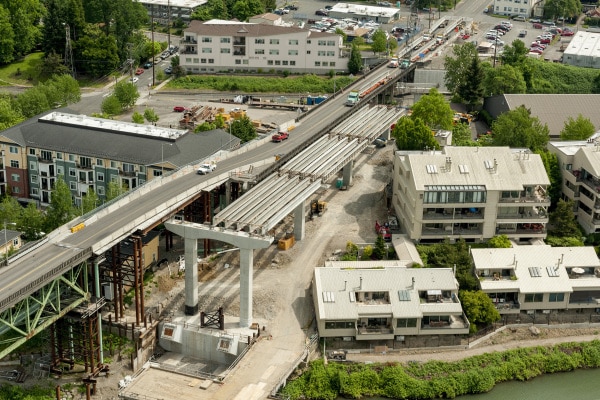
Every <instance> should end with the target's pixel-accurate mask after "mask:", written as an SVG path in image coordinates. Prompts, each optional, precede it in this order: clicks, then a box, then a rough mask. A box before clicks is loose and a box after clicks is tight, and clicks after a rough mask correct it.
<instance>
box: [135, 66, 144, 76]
mask: <svg viewBox="0 0 600 400" xmlns="http://www.w3.org/2000/svg"><path fill="white" fill-rule="evenodd" d="M143 73H144V68H137V69H136V70H135V74H136V75H141V74H143Z"/></svg>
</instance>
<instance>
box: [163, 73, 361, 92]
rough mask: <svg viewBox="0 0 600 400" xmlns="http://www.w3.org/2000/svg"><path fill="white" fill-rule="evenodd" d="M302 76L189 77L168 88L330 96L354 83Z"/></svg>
mask: <svg viewBox="0 0 600 400" xmlns="http://www.w3.org/2000/svg"><path fill="white" fill-rule="evenodd" d="M330 75H331V76H317V75H301V76H287V77H280V76H279V77H278V76H273V77H268V76H261V75H259V76H256V77H252V76H233V75H223V76H215V75H188V76H185V77H181V78H177V79H174V80H172V81H171V82H169V83H168V84H167V87H168V88H171V89H194V90H198V89H207V90H216V91H219V92H242V93H307V94H311V95H318V94H323V93H333V91H334V87H335V89H336V90H340V89H341V88H345V87H346V86H348V85H350V84H351V83H352V82H354V79H355V78H352V77H349V76H337V75H333V74H330Z"/></svg>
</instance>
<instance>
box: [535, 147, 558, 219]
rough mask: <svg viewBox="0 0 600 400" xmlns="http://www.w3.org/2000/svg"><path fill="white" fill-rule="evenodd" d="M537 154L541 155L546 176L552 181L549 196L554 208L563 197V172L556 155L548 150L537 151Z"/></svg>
mask: <svg viewBox="0 0 600 400" xmlns="http://www.w3.org/2000/svg"><path fill="white" fill-rule="evenodd" d="M536 154H539V155H540V157H541V159H542V162H543V163H544V168H545V169H546V174H547V175H548V178H549V179H550V187H549V188H548V195H549V196H550V201H551V203H552V206H554V205H556V203H557V202H558V200H559V199H560V197H561V195H562V187H561V185H562V172H561V169H560V163H559V162H558V157H557V156H556V154H554V153H550V152H549V151H548V150H547V149H542V150H538V151H536ZM552 206H551V207H552ZM552 208H553V207H552Z"/></svg>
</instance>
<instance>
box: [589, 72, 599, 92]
mask: <svg viewBox="0 0 600 400" xmlns="http://www.w3.org/2000/svg"><path fill="white" fill-rule="evenodd" d="M591 92H592V93H593V94H600V73H599V74H598V75H596V77H595V78H594V80H593V81H592V90H591Z"/></svg>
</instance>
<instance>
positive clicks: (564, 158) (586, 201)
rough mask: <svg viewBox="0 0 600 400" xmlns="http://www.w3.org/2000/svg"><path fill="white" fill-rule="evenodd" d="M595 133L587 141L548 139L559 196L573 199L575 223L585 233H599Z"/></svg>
mask: <svg viewBox="0 0 600 400" xmlns="http://www.w3.org/2000/svg"><path fill="white" fill-rule="evenodd" d="M598 136H600V132H599V133H596V134H595V135H594V136H593V137H592V138H591V139H589V140H587V141H585V140H584V141H566V142H550V143H548V150H549V151H550V152H551V153H554V154H556V156H557V158H558V162H559V165H560V169H561V172H562V188H561V191H562V196H563V198H565V199H569V200H573V202H574V203H575V210H574V211H575V215H576V216H577V222H579V224H580V225H581V226H582V227H583V229H584V230H585V232H586V233H597V232H600V143H599V142H598V140H597V138H598Z"/></svg>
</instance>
